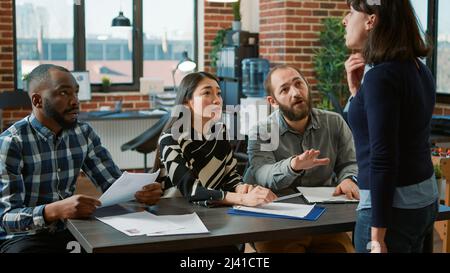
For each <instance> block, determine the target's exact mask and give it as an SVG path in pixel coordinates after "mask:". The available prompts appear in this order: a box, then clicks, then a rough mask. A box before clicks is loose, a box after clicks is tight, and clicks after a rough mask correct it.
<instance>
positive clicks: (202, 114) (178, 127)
mask: <svg viewBox="0 0 450 273" xmlns="http://www.w3.org/2000/svg"><path fill="white" fill-rule="evenodd" d="M176 105H177V107H176V108H175V109H174V110H175V111H174V112H173V113H172V116H175V117H173V118H172V120H171V121H169V122H168V123H167V125H166V126H165V129H164V130H163V133H162V134H161V137H160V139H159V148H158V153H157V162H156V165H155V169H156V168H159V167H160V166H161V165H162V164H161V163H163V164H164V167H165V173H166V176H165V177H164V183H163V184H164V188H165V189H168V188H171V187H176V188H178V189H179V190H180V192H181V194H182V195H183V196H185V197H186V198H187V199H188V200H189V201H190V202H194V203H197V204H201V205H205V206H211V205H246V206H257V205H261V204H265V203H269V202H272V201H273V200H275V199H276V195H275V194H274V193H273V192H272V191H270V190H269V189H267V188H263V187H261V186H256V187H253V186H252V185H249V184H243V182H242V177H241V176H240V175H239V174H238V173H237V170H236V159H235V158H233V152H232V150H231V147H230V143H229V142H228V141H227V140H226V136H227V133H226V129H225V126H224V125H223V124H222V123H220V122H218V120H219V119H220V116H221V113H222V98H221V96H220V87H219V83H218V81H217V79H216V78H215V77H214V76H213V75H211V74H209V73H206V72H197V73H191V74H189V75H187V76H186V77H185V78H184V79H183V80H182V82H181V83H180V87H179V89H178V95H177V98H176ZM175 112H180V113H179V114H177V113H175ZM174 113H175V115H174ZM158 161H159V162H158Z"/></svg>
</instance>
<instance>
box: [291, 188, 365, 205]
mask: <svg viewBox="0 0 450 273" xmlns="http://www.w3.org/2000/svg"><path fill="white" fill-rule="evenodd" d="M297 189H298V190H299V191H300V192H301V193H302V194H303V197H304V198H305V199H306V201H307V202H308V203H347V202H359V200H355V199H353V200H351V199H348V198H347V197H346V196H345V195H338V196H333V193H334V191H335V190H336V188H335V187H297Z"/></svg>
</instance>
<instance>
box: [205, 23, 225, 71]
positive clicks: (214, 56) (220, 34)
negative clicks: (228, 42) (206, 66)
mask: <svg viewBox="0 0 450 273" xmlns="http://www.w3.org/2000/svg"><path fill="white" fill-rule="evenodd" d="M227 31H229V29H220V30H219V31H217V34H216V37H215V38H214V40H213V41H212V49H211V53H210V56H211V67H212V68H213V69H216V68H217V61H218V59H219V56H218V55H219V51H220V50H221V49H222V47H223V40H224V39H225V35H226V34H227Z"/></svg>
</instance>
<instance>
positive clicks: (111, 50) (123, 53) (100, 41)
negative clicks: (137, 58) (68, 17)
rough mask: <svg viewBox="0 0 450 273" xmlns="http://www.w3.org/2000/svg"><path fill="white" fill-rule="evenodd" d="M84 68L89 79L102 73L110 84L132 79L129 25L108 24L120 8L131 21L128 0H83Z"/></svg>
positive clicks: (97, 80) (95, 81)
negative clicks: (84, 30) (84, 13)
mask: <svg viewBox="0 0 450 273" xmlns="http://www.w3.org/2000/svg"><path fill="white" fill-rule="evenodd" d="M85 3H86V8H85V12H86V51H87V52H86V58H87V60H86V70H88V71H89V73H90V75H89V77H90V80H91V82H92V83H101V79H102V77H108V78H110V79H111V83H112V84H118V83H132V82H133V63H132V59H131V56H132V52H133V37H132V28H131V27H112V26H111V23H112V20H113V19H114V18H115V17H117V16H118V15H119V12H120V11H122V12H123V15H124V16H125V17H127V18H128V19H129V20H130V22H131V25H133V13H132V10H133V1H132V0H86V1H85Z"/></svg>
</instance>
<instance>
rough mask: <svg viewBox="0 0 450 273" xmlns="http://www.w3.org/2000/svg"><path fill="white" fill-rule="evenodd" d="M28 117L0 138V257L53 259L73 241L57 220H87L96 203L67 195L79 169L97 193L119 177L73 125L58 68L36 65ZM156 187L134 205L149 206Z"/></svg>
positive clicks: (70, 83) (74, 103)
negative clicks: (34, 255) (32, 254)
mask: <svg viewBox="0 0 450 273" xmlns="http://www.w3.org/2000/svg"><path fill="white" fill-rule="evenodd" d="M27 84H28V90H29V92H30V98H31V103H32V106H33V112H32V114H30V115H29V116H27V117H25V118H24V119H22V120H20V121H18V122H16V123H15V124H14V125H12V126H11V127H10V128H8V129H7V130H6V131H5V132H3V133H2V134H1V135H0V252H58V251H64V250H65V249H66V246H67V243H68V242H69V241H74V240H75V239H74V238H73V237H72V235H71V234H70V233H69V232H68V231H67V230H66V228H65V224H64V220H66V219H74V218H86V217H89V216H91V215H92V213H93V212H94V211H95V209H96V207H97V206H99V205H101V203H100V201H99V200H97V199H95V198H92V197H89V196H86V195H74V191H75V185H76V181H77V177H78V175H79V173H80V171H81V170H82V171H83V172H84V173H85V174H86V175H87V176H88V177H89V178H90V179H91V180H92V182H94V183H95V184H96V185H97V186H98V187H100V188H101V189H102V190H103V191H105V190H106V189H108V187H109V186H111V184H112V183H114V181H116V179H117V178H119V177H120V176H121V171H120V170H119V168H118V167H117V166H116V165H115V164H114V162H113V160H112V158H111V155H110V153H109V152H108V151H107V150H106V149H105V148H104V147H103V146H102V145H101V142H100V138H99V137H98V136H97V135H96V133H95V132H94V131H93V129H92V128H91V127H90V126H89V125H88V124H87V123H83V122H79V121H78V120H77V118H78V113H79V101H78V98H77V95H78V84H77V82H76V81H75V79H74V78H73V76H72V74H71V73H70V72H69V71H68V70H66V69H65V68H63V67H59V66H55V65H49V64H45V65H40V66H38V67H36V68H35V69H34V70H33V71H32V72H31V73H30V74H29V78H28V82H27ZM161 194H162V191H161V186H160V184H159V183H152V184H149V185H147V186H145V187H144V188H143V189H142V190H141V191H138V192H137V193H136V195H135V197H136V199H137V201H139V202H142V203H145V204H148V205H151V204H155V203H156V202H157V201H158V200H159V199H160V196H161Z"/></svg>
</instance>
